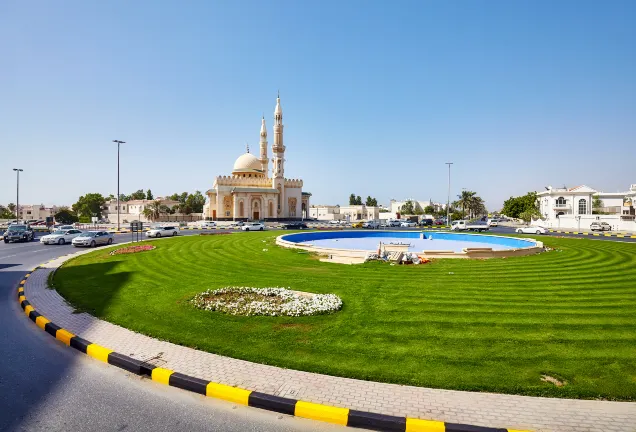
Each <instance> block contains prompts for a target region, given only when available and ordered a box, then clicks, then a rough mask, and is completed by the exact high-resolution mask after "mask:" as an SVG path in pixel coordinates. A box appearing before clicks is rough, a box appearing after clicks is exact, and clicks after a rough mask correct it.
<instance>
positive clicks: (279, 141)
mask: <svg viewBox="0 0 636 432" xmlns="http://www.w3.org/2000/svg"><path fill="white" fill-rule="evenodd" d="M272 153H273V158H274V166H273V167H272V172H273V175H272V177H273V178H272V187H273V188H274V189H278V190H279V193H278V212H277V213H278V214H277V217H279V218H285V217H287V214H288V212H287V202H286V200H285V146H284V145H283V109H282V108H281V107H280V93H279V94H278V97H277V98H276V108H275V109H274V145H273V146H272Z"/></svg>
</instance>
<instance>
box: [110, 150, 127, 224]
mask: <svg viewBox="0 0 636 432" xmlns="http://www.w3.org/2000/svg"><path fill="white" fill-rule="evenodd" d="M113 142H114V143H117V231H119V146H120V145H121V144H126V141H119V140H113Z"/></svg>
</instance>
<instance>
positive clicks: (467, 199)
mask: <svg viewBox="0 0 636 432" xmlns="http://www.w3.org/2000/svg"><path fill="white" fill-rule="evenodd" d="M475 195H477V192H471V191H467V190H463V191H462V193H461V194H460V195H457V198H459V199H458V200H457V201H455V202H454V203H453V205H454V206H457V207H461V208H462V215H463V216H464V217H466V209H467V208H470V204H471V202H472V201H473V198H474V197H475Z"/></svg>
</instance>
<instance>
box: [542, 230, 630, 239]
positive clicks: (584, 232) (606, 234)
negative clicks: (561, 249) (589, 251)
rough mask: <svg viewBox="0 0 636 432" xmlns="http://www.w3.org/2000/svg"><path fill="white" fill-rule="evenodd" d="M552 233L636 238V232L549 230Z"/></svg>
mask: <svg viewBox="0 0 636 432" xmlns="http://www.w3.org/2000/svg"><path fill="white" fill-rule="evenodd" d="M548 231H549V232H551V233H558V234H578V235H587V236H594V237H616V238H633V239H636V234H634V235H627V234H610V233H595V232H587V231H560V230H548Z"/></svg>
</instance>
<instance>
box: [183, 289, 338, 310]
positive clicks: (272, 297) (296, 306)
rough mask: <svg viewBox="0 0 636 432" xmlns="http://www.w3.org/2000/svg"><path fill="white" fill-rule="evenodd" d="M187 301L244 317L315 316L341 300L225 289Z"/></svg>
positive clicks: (285, 291) (330, 296)
mask: <svg viewBox="0 0 636 432" xmlns="http://www.w3.org/2000/svg"><path fill="white" fill-rule="evenodd" d="M232 294H234V295H235V296H232ZM191 301H192V303H193V304H194V305H195V306H196V307H198V308H200V309H205V310H210V311H219V312H224V313H227V314H231V315H246V316H253V315H266V316H304V315H319V314H326V313H331V312H335V311H337V310H340V308H341V307H342V300H341V299H340V297H338V296H337V295H335V294H310V295H302V294H299V293H297V292H294V291H291V290H289V289H287V288H277V287H276V288H250V287H225V288H220V289H216V290H207V291H205V292H202V293H200V294H197V295H196V296H194V298H193V299H192V300H191Z"/></svg>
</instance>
